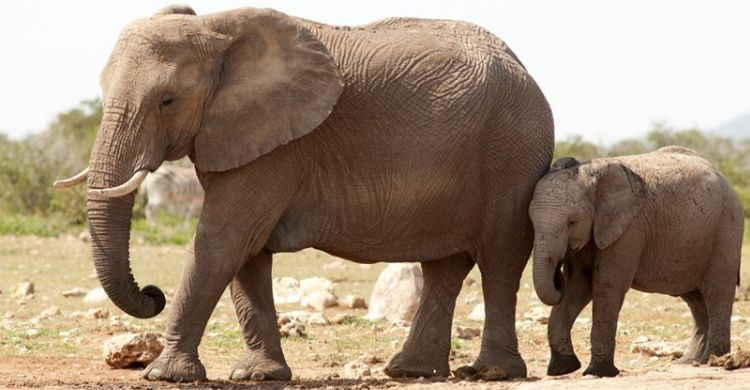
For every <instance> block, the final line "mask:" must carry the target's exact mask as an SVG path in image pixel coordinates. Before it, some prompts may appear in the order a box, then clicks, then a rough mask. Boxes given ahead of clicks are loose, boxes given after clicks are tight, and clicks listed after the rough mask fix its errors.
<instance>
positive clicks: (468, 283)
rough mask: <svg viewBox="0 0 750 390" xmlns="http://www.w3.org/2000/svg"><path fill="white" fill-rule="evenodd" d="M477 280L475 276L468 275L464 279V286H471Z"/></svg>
mask: <svg viewBox="0 0 750 390" xmlns="http://www.w3.org/2000/svg"><path fill="white" fill-rule="evenodd" d="M476 282H477V281H476V280H475V279H474V278H471V277H467V278H466V279H464V286H466V287H471V286H473V285H474V284H476Z"/></svg>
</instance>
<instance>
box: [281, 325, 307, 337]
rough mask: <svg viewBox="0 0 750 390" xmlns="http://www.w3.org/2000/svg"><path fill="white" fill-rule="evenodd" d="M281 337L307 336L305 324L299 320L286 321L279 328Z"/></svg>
mask: <svg viewBox="0 0 750 390" xmlns="http://www.w3.org/2000/svg"><path fill="white" fill-rule="evenodd" d="M279 334H280V335H281V337H295V336H296V337H307V333H306V332H305V325H303V324H302V323H301V322H299V321H290V322H287V323H285V324H284V325H282V326H281V328H280V329H279Z"/></svg>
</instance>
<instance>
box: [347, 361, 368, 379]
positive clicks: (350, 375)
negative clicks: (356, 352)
mask: <svg viewBox="0 0 750 390" xmlns="http://www.w3.org/2000/svg"><path fill="white" fill-rule="evenodd" d="M371 374H372V372H371V371H370V366H368V365H367V364H365V363H364V362H362V361H361V360H354V361H351V362H349V363H346V364H344V372H343V375H342V377H344V378H347V379H362V378H363V377H366V376H370V375H371Z"/></svg>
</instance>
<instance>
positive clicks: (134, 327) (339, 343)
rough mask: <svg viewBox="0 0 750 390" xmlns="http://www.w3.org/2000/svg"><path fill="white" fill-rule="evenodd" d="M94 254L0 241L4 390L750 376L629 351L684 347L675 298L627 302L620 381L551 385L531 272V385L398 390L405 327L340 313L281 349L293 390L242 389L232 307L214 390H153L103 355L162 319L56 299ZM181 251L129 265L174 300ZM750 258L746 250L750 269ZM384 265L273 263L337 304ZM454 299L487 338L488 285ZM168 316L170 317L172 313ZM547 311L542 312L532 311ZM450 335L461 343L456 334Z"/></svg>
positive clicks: (223, 310) (578, 332)
mask: <svg viewBox="0 0 750 390" xmlns="http://www.w3.org/2000/svg"><path fill="white" fill-rule="evenodd" d="M89 252H90V250H89V248H88V245H87V244H86V243H83V242H81V241H80V240H78V239H77V238H75V237H70V236H66V237H59V238H45V239H42V238H37V237H2V236H0V290H2V293H0V315H2V317H0V388H48V389H67V388H107V389H109V388H117V389H120V388H123V389H172V388H214V389H235V388H236V389H241V388H263V389H266V388H272V389H273V388H278V389H280V388H318V387H322V388H355V389H356V388H358V389H366V388H407V389H411V388H423V387H427V386H429V387H431V388H456V387H459V388H470V389H483V388H493V389H494V388H513V389H515V388H518V389H528V388H533V389H546V388H555V389H586V388H659V389H661V388H665V389H666V388H711V389H716V388H719V387H721V388H725V389H741V388H750V369H743V370H736V371H726V370H724V369H722V368H715V367H706V366H703V367H691V366H680V365H673V364H672V363H671V359H670V358H669V357H652V356H646V355H643V354H640V353H633V352H631V344H632V343H633V341H634V340H636V339H638V338H640V337H643V336H646V337H648V338H650V339H652V340H656V341H665V342H680V341H684V340H686V339H687V338H688V336H689V334H690V331H691V326H692V321H691V319H690V317H689V314H688V309H687V307H686V305H685V304H684V303H683V302H682V301H681V300H679V299H676V298H673V297H668V296H660V295H653V294H651V295H647V294H641V293H637V292H630V293H629V294H628V297H627V299H626V303H625V306H624V307H623V310H622V313H621V316H620V325H619V327H618V336H617V337H618V338H617V341H618V345H617V352H616V353H617V354H616V359H615V363H616V364H617V366H618V367H619V368H620V369H621V370H622V374H621V375H620V376H619V377H617V378H611V379H596V378H588V377H582V376H581V372H580V371H579V372H576V373H574V374H571V375H568V376H563V377H560V378H550V377H547V376H546V375H544V373H545V371H546V365H547V359H548V350H547V342H546V325H544V324H543V323H540V322H538V321H534V320H529V319H528V318H526V317H527V316H526V315H525V314H526V313H529V312H530V311H531V310H532V309H535V308H539V307H542V308H543V309H542V310H543V311H545V312H548V310H549V309H548V308H544V307H543V306H542V305H541V304H540V303H539V301H538V299H536V297H535V295H534V293H533V288H532V286H531V280H530V275H529V271H530V269H527V272H526V274H525V276H524V280H523V281H522V288H521V290H520V291H519V295H518V297H519V303H518V310H517V318H516V320H517V322H516V324H517V330H518V336H519V348H520V351H521V354H522V355H523V357H524V360H525V361H526V363H527V365H528V368H529V378H526V379H524V380H517V381H510V382H500V383H483V382H469V381H458V380H456V379H454V378H450V379H444V380H438V381H432V380H424V379H423V380H406V381H395V380H391V379H389V378H388V377H386V376H385V375H384V374H383V373H382V367H383V366H384V365H385V363H386V362H387V361H388V359H390V357H391V356H392V355H393V354H394V353H395V352H397V351H398V350H399V349H400V345H401V344H402V343H403V341H404V340H405V338H406V335H407V333H408V327H405V326H400V325H392V324H389V323H387V322H382V321H381V322H371V321H366V320H364V319H361V317H363V316H364V314H365V313H366V311H364V310H346V309H340V308H334V309H331V310H329V311H326V313H325V315H326V316H327V317H328V318H333V317H335V316H336V315H337V314H340V313H347V314H352V315H355V316H357V320H356V321H352V322H349V323H347V324H341V325H326V326H309V327H308V329H307V337H305V338H301V337H292V338H285V339H283V341H282V343H283V348H284V351H285V354H286V357H287V360H288V361H289V364H290V366H291V367H292V370H293V372H294V380H293V381H291V382H286V383H236V382H230V381H228V380H226V378H227V376H228V374H229V369H230V367H231V366H232V364H233V363H234V362H235V361H236V360H238V359H239V358H240V357H241V356H242V341H241V337H240V331H239V327H238V325H237V321H236V318H235V316H234V313H233V309H232V305H231V301H230V300H229V298H228V297H227V296H226V294H225V296H224V297H223V298H222V300H221V301H220V303H219V305H218V306H217V309H216V310H215V312H214V314H213V316H212V319H211V321H210V322H209V325H208V327H207V330H206V334H205V335H204V338H203V342H202V344H201V348H200V354H201V360H202V361H203V363H204V364H205V365H206V368H207V370H208V376H209V378H210V379H211V380H210V381H209V382H205V383H199V384H183V385H179V386H178V385H175V384H170V383H153V382H148V381H145V380H143V379H141V378H140V370H115V369H111V368H109V367H108V366H106V365H105V364H104V362H103V359H102V357H101V345H102V343H103V341H104V340H105V339H106V338H107V337H110V336H111V335H113V334H118V333H122V332H124V331H135V332H140V331H145V332H163V329H164V326H165V322H166V318H167V315H166V313H167V311H166V310H165V312H164V313H163V314H160V315H159V316H157V317H155V318H153V319H149V320H137V319H134V318H130V317H128V316H126V315H124V314H123V313H122V312H120V311H119V310H118V309H117V308H116V307H114V306H113V305H112V304H111V303H109V302H104V303H98V304H87V303H85V302H83V299H82V298H80V297H78V298H63V297H62V296H61V294H60V292H61V291H64V290H69V289H71V288H73V287H81V288H83V289H84V290H89V289H92V288H95V287H97V286H98V281H97V280H96V279H95V278H92V277H91V274H92V271H93V269H92V265H91V258H90V253H89ZM185 252H186V249H185V248H183V247H178V246H168V245H165V246H149V245H143V244H135V245H134V246H133V248H132V256H133V262H132V266H133V269H134V273H135V275H136V279H137V280H138V281H139V283H140V284H142V285H144V284H151V283H153V284H156V285H159V286H160V287H162V288H163V289H164V290H165V291H166V293H167V299H168V301H169V300H170V298H171V296H172V294H174V291H175V289H176V287H177V282H178V280H179V274H180V271H181V265H182V262H183V261H184V258H185ZM749 258H750V253H748V251H747V248H746V251H745V257H744V260H745V262H747V261H749V260H748V259H749ZM383 267H384V265H382V264H377V265H373V266H360V265H357V264H354V263H350V262H340V261H339V260H337V259H335V258H332V257H330V256H328V255H326V254H323V253H320V252H316V251H303V252H301V253H298V254H292V255H282V256H279V257H278V258H277V259H276V261H275V262H274V276H276V277H278V276H292V277H296V278H304V277H310V276H324V277H327V278H329V279H331V280H333V281H334V282H336V293H337V294H338V295H339V296H344V295H346V294H350V293H353V294H358V295H360V296H363V297H365V298H366V299H368V300H369V292H370V290H371V288H372V284H373V283H374V280H375V278H376V277H377V275H378V273H379V272H380V270H382V268H383ZM748 268H750V267H747V266H745V267H744V268H743V281H748V280H750V270H748ZM469 278H471V279H473V280H475V281H476V283H473V284H470V283H466V284H465V286H464V289H463V290H462V292H461V295H460V296H459V299H458V302H457V307H456V316H455V324H454V325H455V326H461V327H471V328H481V326H482V324H481V322H476V321H470V320H468V319H466V317H467V315H468V313H469V312H470V311H471V309H472V308H473V306H474V304H475V302H471V299H472V297H474V296H476V295H477V294H478V295H479V297H480V299H481V287H480V286H481V277H480V275H479V273H478V272H477V270H473V271H472V273H471V274H470V275H469ZM23 280H28V281H32V282H34V284H35V294H34V297H33V298H32V299H27V300H24V301H21V300H19V299H17V298H14V297H11V296H10V294H9V289H10V288H11V287H12V286H13V285H14V284H16V283H18V282H20V281H23ZM51 306H56V307H58V308H59V310H60V314H55V315H51V316H47V317H42V318H39V317H38V316H39V314H40V313H41V312H42V311H44V310H45V309H48V308H49V307H51ZM92 308H102V309H105V310H107V311H108V312H109V313H110V316H109V317H108V318H105V319H89V318H85V317H84V318H78V317H76V316H75V315H74V313H75V312H83V313H85V312H86V311H87V310H89V309H92ZM167 309H168V308H167ZM300 309H301V308H300V307H299V306H298V305H279V307H278V310H279V312H285V311H290V310H300ZM536 310H540V309H536ZM734 312H735V317H734V319H733V321H732V331H733V338H732V344H733V348H735V349H736V348H742V349H744V350H750V302H748V301H740V302H736V304H735V310H734ZM590 319H591V310H590V307H589V308H587V309H586V310H584V312H583V313H582V314H581V317H580V318H579V321H578V322H577V324H576V326H575V327H574V335H573V337H574V344H575V348H576V351H577V353H578V356H579V358H580V360H581V361H582V362H583V364H584V365H585V364H586V363H587V362H588V358H589V354H588V349H589V344H588V343H589V338H588V334H589V332H590V330H591V320H590ZM454 337H455V334H454ZM452 345H453V352H452V357H451V367H452V368H453V369H455V368H457V367H459V366H461V365H464V364H468V363H471V361H472V360H473V358H474V357H475V356H476V355H477V353H478V351H479V338H472V339H468V340H464V339H457V338H454V339H453V341H452ZM363 355H366V356H369V357H374V358H376V360H377V361H378V363H375V364H372V365H371V369H372V375H370V376H366V377H364V378H363V379H362V380H354V379H343V378H342V377H343V376H344V365H345V364H346V363H347V362H350V361H352V360H355V359H357V358H359V357H361V356H363Z"/></svg>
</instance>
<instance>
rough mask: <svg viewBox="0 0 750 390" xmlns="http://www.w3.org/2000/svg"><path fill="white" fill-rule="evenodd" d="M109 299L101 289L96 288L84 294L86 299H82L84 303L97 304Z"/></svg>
mask: <svg viewBox="0 0 750 390" xmlns="http://www.w3.org/2000/svg"><path fill="white" fill-rule="evenodd" d="M107 299H109V297H108V296H107V293H106V292H104V289H103V288H101V287H97V288H95V289H93V290H91V291H89V292H88V294H86V297H85V298H83V301H84V302H86V303H99V302H105V301H106V300H107Z"/></svg>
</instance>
